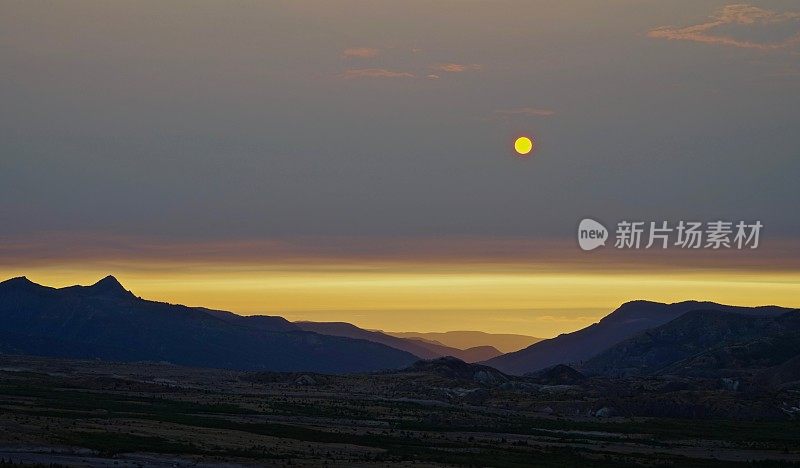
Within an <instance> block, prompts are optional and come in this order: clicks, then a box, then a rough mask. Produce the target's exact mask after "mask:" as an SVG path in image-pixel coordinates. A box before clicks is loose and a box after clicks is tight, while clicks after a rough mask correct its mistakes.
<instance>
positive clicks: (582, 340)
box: [486, 301, 792, 375]
mask: <svg viewBox="0 0 800 468" xmlns="http://www.w3.org/2000/svg"><path fill="white" fill-rule="evenodd" d="M694 310H711V311H719V312H724V313H727V314H736V315H743V316H755V317H775V316H778V315H781V314H784V313H786V312H790V311H791V310H792V309H786V308H782V307H775V306H765V307H736V306H729V305H722V304H715V303H713V302H697V301H685V302H678V303H675V304H661V303H658V302H650V301H633V302H628V303H626V304H623V305H622V306H620V307H619V308H618V309H617V310H615V311H613V312H612V313H610V314H609V315H607V316H605V317H603V319H602V320H600V321H599V322H598V323H595V324H593V325H590V326H588V327H586V328H584V329H582V330H578V331H576V332H573V333H565V334H563V335H559V336H557V337H555V338H552V339H549V340H543V341H540V342H538V343H535V344H533V345H531V346H529V347H527V348H525V349H522V350H520V351H517V352H514V353H508V354H504V355H502V356H498V357H495V358H493V359H489V360H487V361H486V364H487V365H489V366H492V367H495V368H497V369H500V370H501V371H503V372H507V373H510V374H519V375H521V374H525V373H528V372H535V371H538V370H540V369H544V368H547V367H550V366H554V365H557V364H572V365H580V364H581V363H583V362H584V361H587V360H589V359H591V358H593V357H595V356H597V355H598V354H600V353H602V352H603V351H605V350H607V349H609V348H610V347H612V346H615V345H617V344H619V343H621V342H622V341H624V340H627V339H629V338H633V337H634V336H636V335H638V334H639V333H642V332H644V331H646V330H648V329H651V328H655V327H659V326H661V325H664V324H666V323H668V322H670V321H672V320H674V319H676V318H678V317H680V316H682V315H684V314H686V313H687V312H691V311H694Z"/></svg>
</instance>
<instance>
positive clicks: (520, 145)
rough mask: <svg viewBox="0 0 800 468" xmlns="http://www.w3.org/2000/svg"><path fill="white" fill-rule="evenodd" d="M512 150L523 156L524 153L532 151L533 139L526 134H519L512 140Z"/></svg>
mask: <svg viewBox="0 0 800 468" xmlns="http://www.w3.org/2000/svg"><path fill="white" fill-rule="evenodd" d="M514 151H516V152H517V154H520V155H522V156H525V155H526V154H528V153H530V152H531V151H533V140H531V139H530V138H528V137H526V136H521V137H519V138H517V139H516V141H514Z"/></svg>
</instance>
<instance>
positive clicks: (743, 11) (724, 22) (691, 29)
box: [647, 4, 800, 51]
mask: <svg viewBox="0 0 800 468" xmlns="http://www.w3.org/2000/svg"><path fill="white" fill-rule="evenodd" d="M787 22H798V23H800V13H795V12H786V13H778V12H775V11H772V10H765V9H762V8H758V7H755V6H751V5H745V4H737V5H727V6H724V7H722V8H721V9H720V10H719V11H718V12H717V14H716V15H714V16H712V17H711V18H710V21H707V22H705V23H700V24H696V25H692V26H687V27H683V28H676V27H673V26H662V27H659V28H655V29H652V30H650V31H649V32H648V33H647V36H648V37H651V38H655V39H667V40H678V41H690V42H698V43H703V44H717V45H723V46H731V47H737V48H742V49H755V50H764V51H768V50H777V49H785V48H788V47H791V46H794V45H797V44H800V32H798V33H797V34H795V35H793V36H792V37H789V38H787V39H784V40H783V41H780V42H772V43H767V42H754V41H748V40H742V39H736V38H733V37H730V36H726V35H722V34H715V30H717V29H718V28H721V27H725V26H732V25H738V26H741V27H744V28H747V27H753V26H768V25H776V24H782V23H787Z"/></svg>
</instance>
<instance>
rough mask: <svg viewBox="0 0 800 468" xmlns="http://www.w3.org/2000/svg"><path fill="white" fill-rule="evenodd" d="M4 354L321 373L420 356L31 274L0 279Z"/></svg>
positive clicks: (104, 284)
mask: <svg viewBox="0 0 800 468" xmlns="http://www.w3.org/2000/svg"><path fill="white" fill-rule="evenodd" d="M0 352H3V353H8V354H32V355H44V356H58V357H73V358H82V359H103V360H114V361H166V362H171V363H175V364H182V365H189V366H201V367H218V368H231V369H244V370H273V371H300V370H302V371H317V372H361V371H372V370H378V369H389V368H401V367H405V366H408V365H409V364H411V363H413V362H415V361H416V360H417V357H416V356H414V355H412V354H410V353H408V352H405V351H401V350H397V349H393V348H390V347H388V346H385V345H382V344H379V343H375V342H371V341H365V340H355V339H350V338H342V337H334V336H327V335H320V334H317V333H312V332H306V331H302V330H296V329H295V327H294V326H293V325H292V324H291V323H289V322H287V321H285V320H284V319H282V318H280V317H265V316H261V317H239V316H236V315H235V314H231V313H227V312H223V311H213V310H209V309H203V308H192V307H186V306H182V305H172V304H165V303H160V302H153V301H147V300H144V299H140V298H137V297H136V296H134V295H133V294H132V293H131V292H129V291H126V290H125V288H123V287H122V285H120V284H119V282H118V281H117V280H116V279H115V278H114V277H112V276H109V277H107V278H104V279H102V280H101V281H99V282H98V283H96V284H94V285H92V286H72V287H67V288H60V289H55V288H50V287H45V286H41V285H38V284H35V283H33V282H31V281H29V280H28V279H27V278H24V277H22V278H14V279H11V280H8V281H4V282H2V283H0Z"/></svg>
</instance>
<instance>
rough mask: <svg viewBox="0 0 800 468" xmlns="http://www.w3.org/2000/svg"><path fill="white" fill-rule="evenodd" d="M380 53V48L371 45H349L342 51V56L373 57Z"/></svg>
mask: <svg viewBox="0 0 800 468" xmlns="http://www.w3.org/2000/svg"><path fill="white" fill-rule="evenodd" d="M379 54H380V50H378V49H375V48H373V47H351V48H348V49H345V50H344V51H342V57H344V58H362V59H367V58H375V57H377V56H378V55H379Z"/></svg>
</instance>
